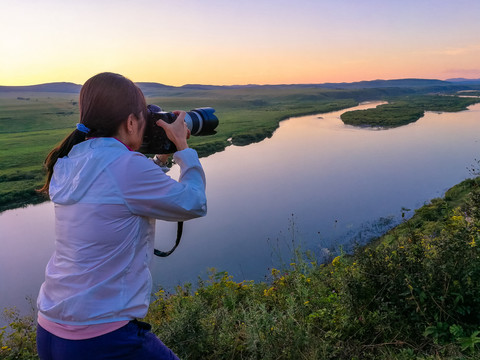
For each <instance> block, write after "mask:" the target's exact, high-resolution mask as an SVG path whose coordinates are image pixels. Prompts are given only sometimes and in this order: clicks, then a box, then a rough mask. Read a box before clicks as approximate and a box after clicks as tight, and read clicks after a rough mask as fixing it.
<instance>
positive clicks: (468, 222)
mask: <svg viewBox="0 0 480 360" xmlns="http://www.w3.org/2000/svg"><path fill="white" fill-rule="evenodd" d="M479 234H480V179H479V178H475V179H469V180H466V181H464V182H462V183H461V184H459V185H457V186H455V187H453V188H452V189H450V190H449V191H448V192H447V193H446V195H445V197H444V198H442V199H435V200H433V201H432V202H431V204H428V205H426V206H424V207H422V208H420V209H418V210H417V211H416V212H415V215H414V216H413V217H412V218H411V219H410V220H408V221H405V222H404V223H403V224H401V225H400V226H398V227H396V228H394V229H392V230H391V231H389V232H388V233H387V234H386V235H384V236H383V237H381V238H379V239H378V240H376V241H375V242H373V243H372V244H370V245H368V246H366V247H363V248H360V249H357V250H356V252H355V253H354V254H353V255H346V254H344V255H340V256H337V257H335V258H334V259H333V260H332V262H331V263H329V264H326V265H323V264H318V263H317V262H316V259H315V256H314V254H309V253H301V252H300V251H297V252H296V253H295V254H293V257H292V260H291V263H289V264H284V266H283V267H281V268H279V269H270V270H269V274H268V276H267V278H266V280H265V281H264V282H258V283H254V282H253V281H248V280H243V281H238V280H234V279H233V278H232V277H231V276H229V275H228V274H227V273H225V272H219V271H216V270H214V269H212V270H211V275H210V276H209V278H208V279H203V280H199V283H198V284H196V285H195V286H192V285H191V284H184V285H183V286H179V287H177V289H176V291H175V292H174V293H167V292H165V291H164V290H162V289H160V290H159V291H158V292H157V293H156V295H155V296H156V300H155V301H154V303H153V304H152V305H151V306H150V311H149V313H148V315H147V318H146V320H147V321H149V322H150V323H151V324H152V325H153V331H154V332H155V333H156V334H157V335H158V336H159V337H160V338H161V339H162V340H163V341H164V342H165V344H167V346H169V347H171V348H172V349H173V350H174V351H175V352H176V353H177V354H178V355H179V356H180V358H182V359H212V360H213V359H265V360H268V359H272V360H273V359H274V360H278V359H312V360H313V359H326V360H328V359H380V360H387V359H388V360H391V359H402V360H418V359H432V360H433V359H452V360H453V359H471V360H473V359H478V358H479V355H480V326H479V324H480V244H479V242H480V235H479ZM6 314H7V315H8V317H9V319H10V328H11V329H12V330H13V331H14V332H13V333H12V334H11V335H10V336H8V335H6V334H5V332H2V331H1V329H0V357H2V358H5V359H20V358H21V359H36V358H37V356H36V350H35V321H34V318H33V317H29V316H26V317H20V316H18V313H16V312H15V311H14V310H7V311H6Z"/></svg>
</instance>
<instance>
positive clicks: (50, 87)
mask: <svg viewBox="0 0 480 360" xmlns="http://www.w3.org/2000/svg"><path fill="white" fill-rule="evenodd" d="M136 84H137V85H138V86H139V87H140V88H141V89H142V91H144V92H146V93H149V92H152V91H157V90H175V89H176V90H214V89H228V88H232V89H235V88H236V89H239V88H253V87H269V88H275V87H277V88H281V87H298V88H324V89H369V88H388V87H437V86H440V87H447V86H459V85H465V86H468V85H480V79H465V78H454V79H448V80H437V79H421V78H405V79H391V80H383V79H377V80H365V81H357V82H350V83H347V82H340V83H319V84H275V85H270V84H266V85H258V84H248V85H202V84H185V85H182V86H171V85H165V84H161V83H156V82H137V83H136ZM81 87H82V85H80V84H75V83H72V82H51V83H44V84H36V85H21V86H7V85H0V93H5V92H25V91H28V92H55V93H79V92H80V89H81Z"/></svg>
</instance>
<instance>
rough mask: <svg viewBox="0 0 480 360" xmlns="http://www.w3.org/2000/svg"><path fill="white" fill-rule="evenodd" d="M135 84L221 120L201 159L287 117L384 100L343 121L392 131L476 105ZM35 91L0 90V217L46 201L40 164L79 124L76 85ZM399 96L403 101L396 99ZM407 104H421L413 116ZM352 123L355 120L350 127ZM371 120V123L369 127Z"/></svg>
mask: <svg viewBox="0 0 480 360" xmlns="http://www.w3.org/2000/svg"><path fill="white" fill-rule="evenodd" d="M72 85H73V84H72ZM139 86H140V87H141V88H142V90H143V91H144V93H145V95H146V97H147V101H148V102H149V103H154V104H158V105H160V106H161V107H162V108H164V109H166V110H173V109H187V110H188V109H191V108H195V107H200V106H211V107H214V108H215V109H216V114H217V116H218V117H219V119H220V125H219V126H218V128H217V133H216V134H215V135H213V136H201V137H192V138H191V140H190V142H189V143H190V145H191V147H193V148H195V149H196V150H197V151H198V153H199V155H200V157H206V156H209V155H211V154H214V153H216V152H220V151H223V150H224V149H225V148H226V147H227V146H230V145H231V144H233V145H238V146H244V145H248V144H251V143H254V142H259V141H261V140H263V139H265V138H268V137H271V136H272V134H273V132H274V131H275V130H276V129H277V128H278V125H279V123H280V122H281V121H282V120H284V119H286V118H289V117H296V116H302V115H309V114H316V113H325V112H330V111H335V110H340V109H346V108H348V107H352V106H355V105H357V104H358V103H360V102H363V101H373V100H381V101H389V102H390V103H391V104H388V105H384V106H383V107H379V110H372V111H369V112H366V113H365V112H362V113H359V112H355V113H353V114H347V115H344V116H342V119H344V121H345V122H346V123H352V124H353V125H356V126H362V125H365V124H366V123H365V119H367V120H366V121H367V123H368V124H369V126H383V127H387V126H392V125H391V123H392V121H393V123H395V124H396V125H395V126H399V123H398V120H399V119H400V118H401V119H402V120H401V123H403V124H404V123H405V115H406V118H407V122H411V121H414V119H417V118H418V117H419V116H421V114H423V112H422V111H424V110H431V109H432V107H431V106H430V105H431V104H432V102H433V103H434V104H436V105H435V107H434V109H436V110H435V111H437V110H438V111H458V109H460V108H463V107H464V106H467V105H465V104H466V103H468V102H469V103H473V102H475V101H476V100H475V99H466V100H464V102H465V103H462V104H463V105H462V106H461V107H460V108H457V110H448V109H447V110H443V109H445V104H444V103H445V102H446V101H447V99H446V97H439V96H436V97H435V99H434V98H433V97H431V98H430V100H429V101H427V103H425V101H424V100H418V99H424V98H422V95H424V94H430V93H435V94H449V95H452V94H455V93H456V92H457V91H462V90H463V91H464V90H465V89H466V88H468V89H470V88H471V86H464V85H462V86H457V85H455V84H451V83H448V82H438V81H433V82H432V81H428V80H415V79H413V80H412V79H410V80H409V79H406V80H404V81H400V82H399V81H386V82H385V84H382V83H377V82H371V83H369V82H366V83H362V84H360V83H359V84H325V85H323V86H322V85H283V86H282V85H279V86H241V87H222V86H200V85H199V86H185V87H180V88H176V87H165V86H161V85H160V84H151V83H141V84H139ZM32 88H34V87H24V88H12V89H3V91H2V92H0V149H1V150H2V151H1V152H0V212H2V211H4V210H7V209H14V208H17V207H22V206H26V205H29V204H36V203H40V202H43V201H45V200H46V199H45V198H44V197H43V196H42V195H40V194H38V193H37V192H36V189H38V188H39V187H41V186H42V183H43V181H44V172H43V169H42V164H43V161H44V159H45V157H46V155H47V154H48V152H49V151H50V150H51V149H52V148H53V147H54V146H55V145H56V144H58V143H59V142H60V141H61V140H62V139H63V138H64V137H65V136H66V135H67V134H69V133H70V132H71V131H72V128H73V127H74V124H75V123H77V122H78V116H79V115H78V99H77V97H78V94H77V93H76V92H75V91H77V90H78V89H79V86H77V87H76V89H77V90H72V89H71V88H68V89H67V90H66V92H64V93H62V92H52V91H60V90H61V89H60V88H55V89H50V88H45V89H43V88H42V87H40V88H39V89H36V88H35V89H36V90H35V91H33V90H32ZM42 89H43V90H42ZM405 96H409V97H408V98H405ZM402 98H403V99H407V100H400V99H402ZM416 99H417V100H416ZM405 101H408V103H409V104H410V103H415V104H417V105H418V106H417V107H415V110H412V108H411V107H410V105H409V106H406V105H405ZM422 101H423V103H421V102H422ZM455 102H457V100H455ZM429 104H430V105H429ZM429 106H430V107H429ZM449 106H450V105H449ZM412 112H413V113H412ZM359 114H361V116H360V118H361V120H360V122H359V120H358V117H359ZM352 117H353V118H355V119H357V120H355V121H354V122H351V121H352V120H351V118H352ZM345 119H347V120H345ZM372 119H374V120H375V122H373V123H372V121H373V120H372ZM392 119H393V120H392ZM378 120H380V123H378Z"/></svg>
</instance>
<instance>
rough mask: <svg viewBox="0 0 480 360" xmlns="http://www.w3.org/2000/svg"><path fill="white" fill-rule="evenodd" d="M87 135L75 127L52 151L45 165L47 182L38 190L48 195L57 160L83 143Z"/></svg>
mask: <svg viewBox="0 0 480 360" xmlns="http://www.w3.org/2000/svg"><path fill="white" fill-rule="evenodd" d="M86 137H87V134H86V133H84V132H82V131H80V130H78V129H75V130H74V131H72V133H71V134H70V135H68V136H67V137H66V138H65V139H63V141H62V142H61V143H60V145H58V146H57V147H56V148H54V149H53V150H52V151H50V153H49V154H48V155H47V158H46V159H45V162H44V165H43V166H44V168H45V170H46V172H47V175H46V179H45V184H44V185H43V187H42V188H41V189H39V190H38V191H39V192H40V193H43V194H45V195H48V189H49V187H50V180H52V175H53V167H54V166H55V164H56V162H57V160H58V159H59V158H62V157H64V156H67V155H68V153H69V152H70V150H72V148H73V147H74V146H75V145H77V144H79V143H81V142H82V141H85V139H86Z"/></svg>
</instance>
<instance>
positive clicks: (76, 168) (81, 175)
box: [49, 138, 130, 205]
mask: <svg viewBox="0 0 480 360" xmlns="http://www.w3.org/2000/svg"><path fill="white" fill-rule="evenodd" d="M129 152H130V151H129V150H128V149H127V147H126V146H125V145H124V144H122V143H121V142H120V141H118V140H116V139H114V138H96V139H91V140H86V141H83V142H81V143H80V144H77V145H75V146H74V147H73V148H72V150H71V151H70V152H69V153H68V155H67V156H65V157H63V158H60V159H58V160H57V162H56V164H55V167H54V168H53V176H52V180H51V181H50V188H49V193H50V198H51V200H52V201H53V202H55V203H58V204H64V205H69V204H74V203H76V202H78V201H79V200H80V199H81V198H82V197H83V196H84V195H85V193H86V192H87V190H88V189H89V188H90V186H91V185H92V183H93V182H94V181H95V180H96V179H97V177H98V176H99V175H100V174H101V173H102V171H104V170H105V168H106V167H107V166H109V165H110V164H111V163H112V162H113V161H115V160H117V159H118V158H119V157H120V156H122V155H124V154H126V153H129Z"/></svg>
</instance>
